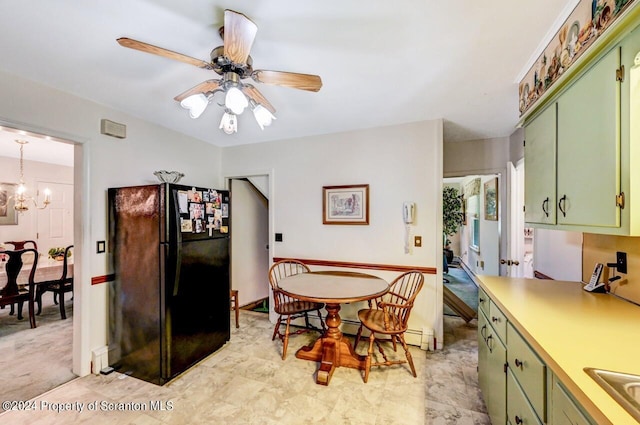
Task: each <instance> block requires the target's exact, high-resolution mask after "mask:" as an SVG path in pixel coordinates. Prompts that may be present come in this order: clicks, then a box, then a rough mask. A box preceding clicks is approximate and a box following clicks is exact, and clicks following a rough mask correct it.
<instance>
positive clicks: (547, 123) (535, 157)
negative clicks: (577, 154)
mask: <svg viewBox="0 0 640 425" xmlns="http://www.w3.org/2000/svg"><path fill="white" fill-rule="evenodd" d="M525 140H526V143H525V145H524V151H525V155H524V170H525V175H526V178H525V187H524V204H525V211H524V217H525V221H527V222H530V223H547V224H555V223H556V105H555V104H553V105H551V106H549V107H548V108H547V109H545V110H544V111H543V112H542V113H541V114H540V115H539V116H538V117H537V118H536V119H535V120H534V121H532V122H531V123H530V124H529V125H528V126H527V127H526V128H525Z"/></svg>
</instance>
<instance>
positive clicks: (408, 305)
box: [353, 271, 424, 382]
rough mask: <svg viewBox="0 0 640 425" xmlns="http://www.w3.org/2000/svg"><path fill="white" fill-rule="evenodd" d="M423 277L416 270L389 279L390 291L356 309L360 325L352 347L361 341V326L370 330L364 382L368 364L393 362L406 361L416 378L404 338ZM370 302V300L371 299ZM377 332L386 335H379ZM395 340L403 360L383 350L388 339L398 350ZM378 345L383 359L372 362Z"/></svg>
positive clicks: (390, 363) (385, 364)
mask: <svg viewBox="0 0 640 425" xmlns="http://www.w3.org/2000/svg"><path fill="white" fill-rule="evenodd" d="M423 283H424V276H423V275H422V273H421V272H419V271H409V272H406V273H403V274H401V275H400V276H398V277H397V278H396V279H395V280H394V281H393V282H391V285H389V286H390V289H389V292H387V293H386V294H385V295H383V296H382V297H380V298H376V299H374V300H369V308H368V309H362V310H360V311H358V318H359V319H360V327H359V328H358V334H357V335H356V339H355V342H354V344H353V349H354V350H355V349H356V348H357V346H358V344H359V343H360V338H361V336H362V329H363V328H367V329H368V330H369V332H371V333H370V335H369V350H368V353H367V358H366V362H365V371H364V382H367V381H368V379H369V372H370V371H371V366H391V365H395V364H403V363H409V366H410V367H411V373H412V374H413V376H414V377H417V374H416V368H415V366H414V365H413V359H412V357H411V353H410V352H409V347H408V346H407V343H406V341H405V339H404V333H405V331H406V330H407V327H408V325H407V323H408V321H409V315H410V314H411V310H412V308H413V303H414V300H415V299H416V296H417V295H418V292H420V289H422V285H423ZM372 301H373V302H372ZM376 334H379V335H384V336H387V337H386V338H385V337H382V338H379V337H376ZM397 340H400V343H401V344H402V348H404V352H405V357H406V360H389V358H388V357H387V354H386V353H385V352H384V350H383V348H382V345H381V342H386V341H390V342H391V343H392V344H393V351H396V350H397ZM374 343H375V345H376V346H377V347H378V351H380V354H381V355H382V358H383V359H384V361H379V362H374V361H373V360H372V359H373V345H374Z"/></svg>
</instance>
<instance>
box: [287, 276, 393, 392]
mask: <svg viewBox="0 0 640 425" xmlns="http://www.w3.org/2000/svg"><path fill="white" fill-rule="evenodd" d="M278 286H279V287H280V289H281V290H282V291H283V292H285V293H287V294H288V295H290V296H292V297H295V298H298V299H300V300H303V301H311V302H322V303H325V309H326V310H327V317H326V319H325V323H326V324H327V330H326V332H325V333H324V335H322V336H321V337H320V338H318V339H317V340H316V341H315V342H314V343H313V344H312V345H309V346H305V347H302V348H300V349H299V350H298V351H297V352H296V357H297V358H299V359H304V360H311V361H315V362H320V368H319V369H318V374H317V377H316V383H317V384H321V385H329V381H330V380H331V376H332V375H333V371H334V370H335V369H336V368H338V367H341V366H343V367H350V368H354V369H359V370H364V369H365V361H366V356H361V355H359V354H357V353H356V352H355V350H354V348H353V346H352V345H351V342H350V341H349V339H348V338H347V337H345V336H344V335H343V334H342V331H341V330H340V323H341V322H342V320H341V319H340V314H339V313H340V304H346V303H352V302H357V301H366V300H370V299H373V298H377V297H380V296H382V295H384V294H386V293H387V292H388V291H389V284H388V283H387V282H386V281H385V280H384V279H381V278H379V277H376V276H372V275H369V274H365V273H356V272H344V271H314V272H308V273H300V274H297V275H293V276H289V277H286V278H284V279H282V280H281V281H280V282H278Z"/></svg>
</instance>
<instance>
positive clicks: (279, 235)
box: [276, 233, 282, 242]
mask: <svg viewBox="0 0 640 425" xmlns="http://www.w3.org/2000/svg"><path fill="white" fill-rule="evenodd" d="M276 242H282V233H276Z"/></svg>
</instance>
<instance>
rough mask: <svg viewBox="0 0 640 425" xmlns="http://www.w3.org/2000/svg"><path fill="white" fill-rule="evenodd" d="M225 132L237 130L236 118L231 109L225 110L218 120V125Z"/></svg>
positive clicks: (235, 131) (229, 132)
mask: <svg viewBox="0 0 640 425" xmlns="http://www.w3.org/2000/svg"><path fill="white" fill-rule="evenodd" d="M218 128H220V129H222V131H224V132H225V133H227V134H233V133H237V132H238V119H237V117H236V116H235V115H234V114H232V113H231V111H229V110H227V111H225V113H224V115H223V116H222V119H221V120H220V127H218Z"/></svg>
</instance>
